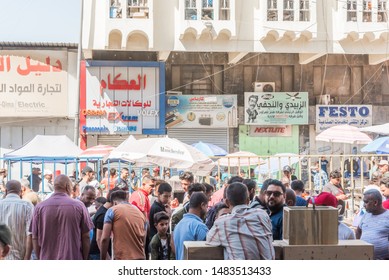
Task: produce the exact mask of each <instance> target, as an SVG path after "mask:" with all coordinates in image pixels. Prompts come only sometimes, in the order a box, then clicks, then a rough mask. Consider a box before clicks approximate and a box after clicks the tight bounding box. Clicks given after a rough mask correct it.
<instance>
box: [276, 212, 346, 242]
mask: <svg viewBox="0 0 389 280" xmlns="http://www.w3.org/2000/svg"><path fill="white" fill-rule="evenodd" d="M283 239H284V241H285V242H287V243H288V244H289V245H320V244H323V245H330V244H338V210H337V209H336V208H334V207H329V206H316V207H315V209H313V208H312V207H301V206H290V207H284V219H283Z"/></svg>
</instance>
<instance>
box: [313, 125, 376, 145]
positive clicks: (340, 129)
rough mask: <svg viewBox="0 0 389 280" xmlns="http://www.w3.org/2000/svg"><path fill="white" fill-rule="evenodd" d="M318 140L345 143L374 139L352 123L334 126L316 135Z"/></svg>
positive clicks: (366, 142) (364, 141)
mask: <svg viewBox="0 0 389 280" xmlns="http://www.w3.org/2000/svg"><path fill="white" fill-rule="evenodd" d="M316 141H324V142H330V143H345V144H356V145H357V144H368V143H370V142H371V141H372V139H371V138H370V137H369V136H368V135H366V134H365V133H363V132H361V131H359V128H357V127H355V126H351V125H336V126H332V127H330V128H328V129H326V130H324V131H323V132H321V133H320V134H318V135H317V136H316Z"/></svg>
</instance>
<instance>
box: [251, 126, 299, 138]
mask: <svg viewBox="0 0 389 280" xmlns="http://www.w3.org/2000/svg"><path fill="white" fill-rule="evenodd" d="M249 128H250V131H249V135H250V136H251V137H287V136H292V126H291V125H262V126H256V125H250V126H249Z"/></svg>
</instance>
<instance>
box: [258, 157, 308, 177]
mask: <svg viewBox="0 0 389 280" xmlns="http://www.w3.org/2000/svg"><path fill="white" fill-rule="evenodd" d="M301 159H302V158H301ZM261 161H262V164H261V165H260V166H257V167H256V168H255V169H254V173H256V174H258V173H259V174H268V173H274V172H278V171H280V170H282V168H284V166H285V165H290V166H292V165H294V164H296V163H298V162H299V161H300V157H299V156H298V155H297V154H293V153H279V154H275V155H274V156H271V157H269V158H267V159H261Z"/></svg>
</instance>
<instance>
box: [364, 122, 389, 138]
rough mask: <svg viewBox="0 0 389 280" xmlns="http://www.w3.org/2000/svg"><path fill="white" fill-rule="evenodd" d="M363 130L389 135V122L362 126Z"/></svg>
mask: <svg viewBox="0 0 389 280" xmlns="http://www.w3.org/2000/svg"><path fill="white" fill-rule="evenodd" d="M359 131H362V132H372V133H377V134H382V135H389V123H385V124H379V125H373V126H367V127H362V128H360V129H359Z"/></svg>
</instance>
